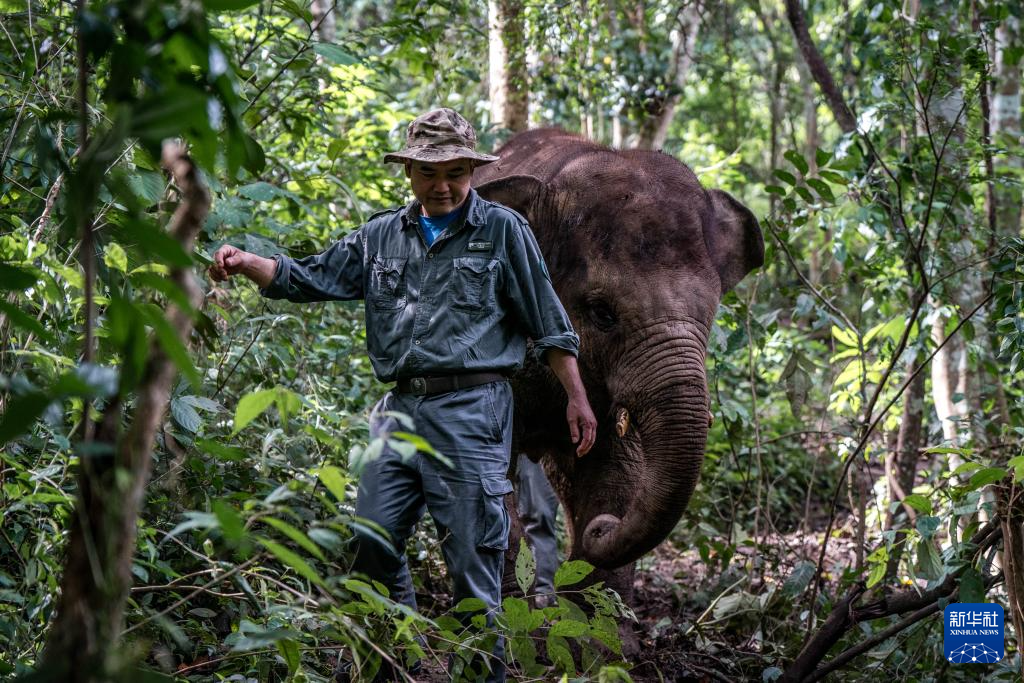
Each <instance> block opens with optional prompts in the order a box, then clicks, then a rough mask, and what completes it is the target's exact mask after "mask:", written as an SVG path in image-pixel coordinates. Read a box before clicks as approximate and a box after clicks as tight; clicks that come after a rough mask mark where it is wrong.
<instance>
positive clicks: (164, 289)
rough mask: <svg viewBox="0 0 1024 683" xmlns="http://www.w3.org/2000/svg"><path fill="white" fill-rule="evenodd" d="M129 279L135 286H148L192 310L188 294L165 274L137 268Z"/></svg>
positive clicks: (183, 307)
mask: <svg viewBox="0 0 1024 683" xmlns="http://www.w3.org/2000/svg"><path fill="white" fill-rule="evenodd" d="M129 279H130V280H131V281H132V283H133V284H134V285H135V286H137V287H138V286H141V287H148V288H150V289H153V290H156V291H158V292H160V293H161V294H163V295H164V296H166V297H167V299H168V300H169V301H173V302H174V303H175V304H177V305H178V307H179V308H181V309H182V310H184V311H190V312H191V311H192V303H191V302H190V301H189V300H188V296H186V295H185V292H183V291H182V289H181V287H179V286H178V285H177V284H176V283H175V282H174V280H171V279H170V278H168V277H167V276H165V275H158V274H156V273H154V272H151V271H142V272H140V271H138V270H135V271H133V272H132V274H131V275H130V276H129Z"/></svg>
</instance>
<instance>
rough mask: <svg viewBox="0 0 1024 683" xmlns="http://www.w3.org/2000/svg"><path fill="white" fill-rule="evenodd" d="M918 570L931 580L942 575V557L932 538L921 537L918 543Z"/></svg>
mask: <svg viewBox="0 0 1024 683" xmlns="http://www.w3.org/2000/svg"><path fill="white" fill-rule="evenodd" d="M917 570H918V573H920V574H921V576H923V577H925V578H926V579H928V580H930V581H932V580H935V579H937V578H939V577H940V576H942V558H941V557H939V551H938V550H937V549H936V548H935V545H934V543H933V542H932V541H930V540H925V539H921V541H920V542H918V544H917Z"/></svg>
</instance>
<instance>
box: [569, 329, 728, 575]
mask: <svg viewBox="0 0 1024 683" xmlns="http://www.w3.org/2000/svg"><path fill="white" fill-rule="evenodd" d="M646 341H647V343H646V344H642V345H641V347H646V348H639V347H638V348H637V349H636V353H635V355H633V358H636V359H637V362H638V363H642V365H640V366H639V367H640V371H639V372H637V371H636V370H637V365H633V367H632V369H631V370H632V371H631V372H630V374H631V375H632V379H633V381H630V382H629V383H628V386H627V387H624V389H623V391H621V392H619V396H620V397H621V398H620V397H617V401H618V402H619V404H620V406H619V408H618V409H617V410H616V412H615V415H613V419H614V420H615V422H616V433H617V435H618V437H619V442H618V444H617V446H618V450H620V451H622V454H623V455H625V452H627V451H632V453H630V455H631V456H633V457H630V460H632V461H633V463H634V464H633V466H632V467H631V469H633V475H634V476H635V479H634V480H633V481H632V482H631V483H632V484H633V486H632V491H633V493H632V496H631V498H630V500H629V501H628V503H627V504H626V506H625V509H624V512H623V514H622V516H621V517H617V516H615V515H612V514H600V515H597V516H596V517H594V518H593V519H592V520H590V522H589V523H588V524H587V526H586V529H585V530H584V532H583V537H582V549H583V556H584V559H586V560H587V561H589V562H590V563H591V564H594V565H595V566H598V567H602V568H606V569H610V568H614V567H621V566H623V565H625V564H628V563H630V562H633V561H635V560H637V559H638V558H640V557H641V556H642V555H643V554H644V553H647V552H648V551H650V550H651V549H652V548H654V547H655V546H656V545H658V543H660V542H661V541H662V540H663V539H664V538H665V537H666V536H668V534H669V533H670V532H671V531H672V529H673V527H675V525H676V522H678V521H679V518H680V516H682V514H683V511H684V510H685V509H686V505H687V503H688V502H689V500H690V495H691V494H692V493H693V490H694V487H695V486H696V485H697V480H698V478H699V477H700V469H701V463H702V461H703V458H704V448H705V446H706V444H707V432H708V394H707V381H706V377H705V373H704V349H705V345H704V336H703V335H695V334H694V333H693V330H692V328H690V329H689V330H687V333H685V334H683V335H682V337H680V336H678V335H677V336H674V337H673V338H671V339H667V340H666V339H664V338H662V339H661V340H657V339H655V340H646ZM652 342H653V343H652ZM641 359H642V360H641ZM634 430H635V431H634ZM613 438H614V437H613Z"/></svg>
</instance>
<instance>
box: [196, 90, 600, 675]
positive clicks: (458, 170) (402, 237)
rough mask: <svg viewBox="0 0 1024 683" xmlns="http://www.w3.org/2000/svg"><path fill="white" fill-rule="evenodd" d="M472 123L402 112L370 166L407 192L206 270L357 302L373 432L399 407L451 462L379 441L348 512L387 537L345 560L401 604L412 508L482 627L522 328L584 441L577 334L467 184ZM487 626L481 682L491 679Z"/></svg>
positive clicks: (475, 162)
mask: <svg viewBox="0 0 1024 683" xmlns="http://www.w3.org/2000/svg"><path fill="white" fill-rule="evenodd" d="M475 148H476V134H475V132H474V131H473V128H472V126H470V125H469V123H468V122H467V121H466V120H465V119H464V118H462V117H461V116H460V115H459V114H457V113H456V112H455V111H453V110H451V109H437V110H434V111H431V112H428V113H427V114H424V115H422V116H420V117H419V118H417V119H416V120H414V121H413V122H412V123H411V124H410V125H409V129H408V138H407V145H406V148H405V149H403V150H401V151H399V152H394V153H392V154H388V155H386V156H385V157H384V160H385V161H386V162H399V163H403V164H404V165H405V174H406V176H407V177H408V178H409V181H410V184H411V186H412V192H413V195H414V196H415V200H414V201H412V202H411V203H409V204H408V205H407V206H405V207H402V208H397V209H393V210H391V211H384V212H381V213H378V214H376V215H374V216H372V217H371V218H370V220H369V222H367V223H366V224H365V225H363V226H362V227H360V228H359V229H358V230H356V231H355V232H353V233H351V234H349V235H347V236H345V237H344V238H343V239H342V240H340V241H339V242H337V243H335V244H334V245H332V246H331V247H330V248H328V249H327V250H326V251H324V252H323V253H321V254H317V255H315V256H309V257H306V258H301V259H292V258H289V257H287V256H284V255H281V254H278V255H276V256H275V257H274V258H273V259H266V258H261V257H259V256H257V255H255V254H249V253H246V252H243V251H241V250H239V249H236V248H235V247H231V246H224V247H221V248H220V249H219V250H218V251H217V253H216V254H215V255H214V263H213V265H212V266H211V269H210V272H211V275H212V277H213V278H214V279H216V280H223V279H225V278H227V277H229V276H231V275H234V274H236V273H240V274H243V275H245V276H246V277H248V278H249V279H251V280H252V281H254V282H256V283H257V284H258V285H259V286H260V287H261V288H262V289H261V292H262V294H263V295H264V296H266V297H268V298H273V299H282V298H283V299H288V300H290V301H295V302H306V301H324V300H347V299H364V300H365V311H366V344H367V348H368V352H369V356H370V361H371V363H372V365H373V369H374V373H375V374H376V376H377V378H378V379H379V380H381V381H382V382H397V385H396V386H395V387H394V388H393V389H392V390H391V391H390V392H388V393H387V394H386V395H385V396H384V398H383V399H381V400H380V402H379V403H378V404H377V405H376V406H375V407H374V410H373V413H372V414H371V418H370V428H371V435H372V436H374V437H377V436H380V435H382V434H387V433H390V432H393V431H398V430H400V429H401V427H400V426H399V425H397V424H396V423H395V421H394V418H392V417H390V416H389V415H388V414H389V413H392V412H401V413H405V414H407V415H409V416H411V417H412V419H413V421H414V424H415V430H416V433H417V434H419V435H420V436H422V437H424V438H425V439H426V440H427V441H428V442H429V443H430V444H431V445H433V446H434V447H435V448H436V449H437V450H438V451H440V452H441V453H443V454H444V455H446V456H448V458H450V459H451V462H452V466H451V467H450V468H449V467H446V466H444V465H442V464H441V463H440V462H439V461H438V460H437V459H435V458H432V457H430V456H426V455H423V454H417V455H416V456H415V457H413V458H411V459H409V460H403V459H402V457H401V456H400V455H399V454H398V453H396V452H394V451H393V450H391V449H385V451H384V452H383V454H382V455H381V457H380V458H378V459H377V460H375V461H374V462H372V463H370V464H369V465H367V467H366V469H365V471H364V472H363V474H362V476H361V478H360V482H359V496H358V498H357V500H356V514H357V515H359V516H361V517H364V518H367V519H369V520H371V521H373V522H376V523H377V524H378V525H380V526H381V527H382V528H383V529H384V530H386V531H387V532H388V534H389V535H390V541H391V542H390V543H389V544H386V545H385V544H382V543H381V542H380V541H379V540H377V539H376V538H374V537H372V536H369V535H362V536H359V537H358V550H357V552H356V559H355V563H354V565H353V569H354V570H356V571H360V572H364V573H366V574H367V575H369V576H370V577H371V578H373V579H376V580H378V581H380V582H381V583H383V584H384V585H385V586H387V587H388V590H389V591H390V594H391V598H392V599H394V600H395V601H398V602H402V603H404V604H406V605H409V606H410V607H415V605H416V602H415V595H414V593H413V588H412V579H411V576H410V574H409V568H408V566H407V564H406V560H405V544H406V541H407V539H408V538H409V536H410V534H411V533H412V531H413V528H414V526H415V524H416V522H417V521H418V520H419V519H420V518H421V517H422V515H423V512H424V509H426V510H429V511H430V514H431V516H432V517H433V519H434V523H435V525H436V526H437V530H438V534H439V535H440V538H441V539H442V540H441V549H442V553H443V555H444V559H445V562H446V563H447V565H448V570H449V573H450V574H451V577H452V581H453V584H454V585H453V604H458V603H459V601H461V600H462V599H464V598H478V599H479V600H482V601H483V603H484V604H485V605H486V606H487V610H488V611H487V619H488V623H493V616H494V613H495V612H496V611H497V610H498V609H499V606H500V603H501V575H502V567H503V560H504V558H503V555H504V551H505V550H506V548H507V546H508V531H509V519H508V514H507V512H506V510H505V505H504V500H503V499H504V496H505V494H507V493H509V492H510V491H511V490H512V485H511V483H510V482H509V481H508V479H507V478H506V472H507V470H508V466H509V457H510V454H511V431H512V392H511V389H510V387H509V384H508V381H507V377H508V375H509V374H511V373H512V372H514V371H515V370H517V369H518V368H520V367H521V366H522V364H523V361H524V358H525V353H526V340H527V338H528V337H529V338H530V339H532V340H533V348H534V352H535V353H536V354H537V355H538V357H540V358H541V359H542V360H544V361H546V362H547V363H548V365H549V366H550V367H551V369H552V370H553V371H554V373H555V375H556V376H557V377H558V379H559V381H560V382H561V384H562V386H563V387H564V388H565V391H566V393H567V394H568V399H569V400H568V409H567V413H566V418H567V420H568V423H569V432H570V436H571V437H572V439H573V442H574V443H578V448H577V451H576V452H577V455H584V454H585V453H586V452H587V451H589V450H590V447H591V446H592V445H593V442H594V436H595V431H596V425H597V421H596V420H595V418H594V414H593V412H592V410H591V408H590V404H589V402H588V401H587V396H586V392H585V391H584V388H583V383H582V381H581V380H580V376H579V371H578V369H577V366H576V355H577V352H578V348H579V338H578V337H577V336H576V333H575V332H574V331H573V329H572V326H571V324H570V322H569V318H568V316H567V315H566V313H565V310H564V309H563V308H562V305H561V303H559V301H558V298H557V297H556V295H555V292H554V289H553V288H552V285H551V280H550V277H549V276H548V271H547V268H546V267H545V265H544V261H543V258H542V256H541V253H540V250H539V248H538V246H537V242H536V240H535V239H534V236H533V234H532V233H531V232H530V229H529V226H528V225H527V224H526V221H525V220H524V219H523V218H522V216H520V215H519V214H517V213H515V212H514V211H512V210H510V209H507V208H505V207H503V206H501V205H499V204H495V203H493V202H489V201H486V200H484V199H483V198H481V197H480V196H478V195H477V193H476V192H475V191H474V190H473V189H472V188H471V187H470V180H471V177H472V172H473V168H474V167H475V166H480V165H483V164H487V163H491V162H492V161H496V160H497V159H498V157H495V156H491V155H488V154H481V153H478V152H476V151H475ZM503 652H504V645H503V643H502V641H501V639H500V638H499V639H498V641H497V644H496V645H495V647H494V650H493V658H492V659H491V661H489V662H487V667H488V668H489V669H490V673H489V675H488V678H487V680H492V681H501V680H504V677H505V668H504V664H503Z"/></svg>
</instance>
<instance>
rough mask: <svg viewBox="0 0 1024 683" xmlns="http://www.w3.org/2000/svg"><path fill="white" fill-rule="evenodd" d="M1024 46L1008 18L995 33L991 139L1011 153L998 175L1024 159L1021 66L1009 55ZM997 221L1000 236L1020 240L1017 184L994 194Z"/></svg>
mask: <svg viewBox="0 0 1024 683" xmlns="http://www.w3.org/2000/svg"><path fill="white" fill-rule="evenodd" d="M1020 44H1021V35H1020V19H1019V18H1018V17H1015V16H1012V15H1011V16H1009V17H1007V18H1006V20H1005V21H1004V22H1003V23H1002V24H1000V25H999V27H998V28H997V29H996V35H995V69H994V72H995V73H994V80H995V83H994V86H995V89H994V92H993V96H992V138H993V142H995V144H996V145H999V146H1002V147H1005V148H1007V149H1008V150H1009V153H1008V154H1005V155H999V156H998V157H996V160H995V161H996V166H995V171H996V173H997V174H1006V173H1019V172H1020V169H1021V168H1024V159H1021V155H1020V153H1019V150H1020V145H1021V143H1022V142H1024V141H1022V140H1021V128H1020V72H1021V63H1020V61H1017V62H1016V63H1011V62H1010V60H1009V54H1008V53H1009V52H1010V50H1011V49H1013V48H1019V47H1020ZM995 202H996V207H997V208H996V221H997V225H998V227H999V234H1000V235H1003V236H1017V235H1019V234H1020V232H1021V188H1020V186H1019V185H1017V184H1011V185H1007V184H997V186H996V192H995Z"/></svg>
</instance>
